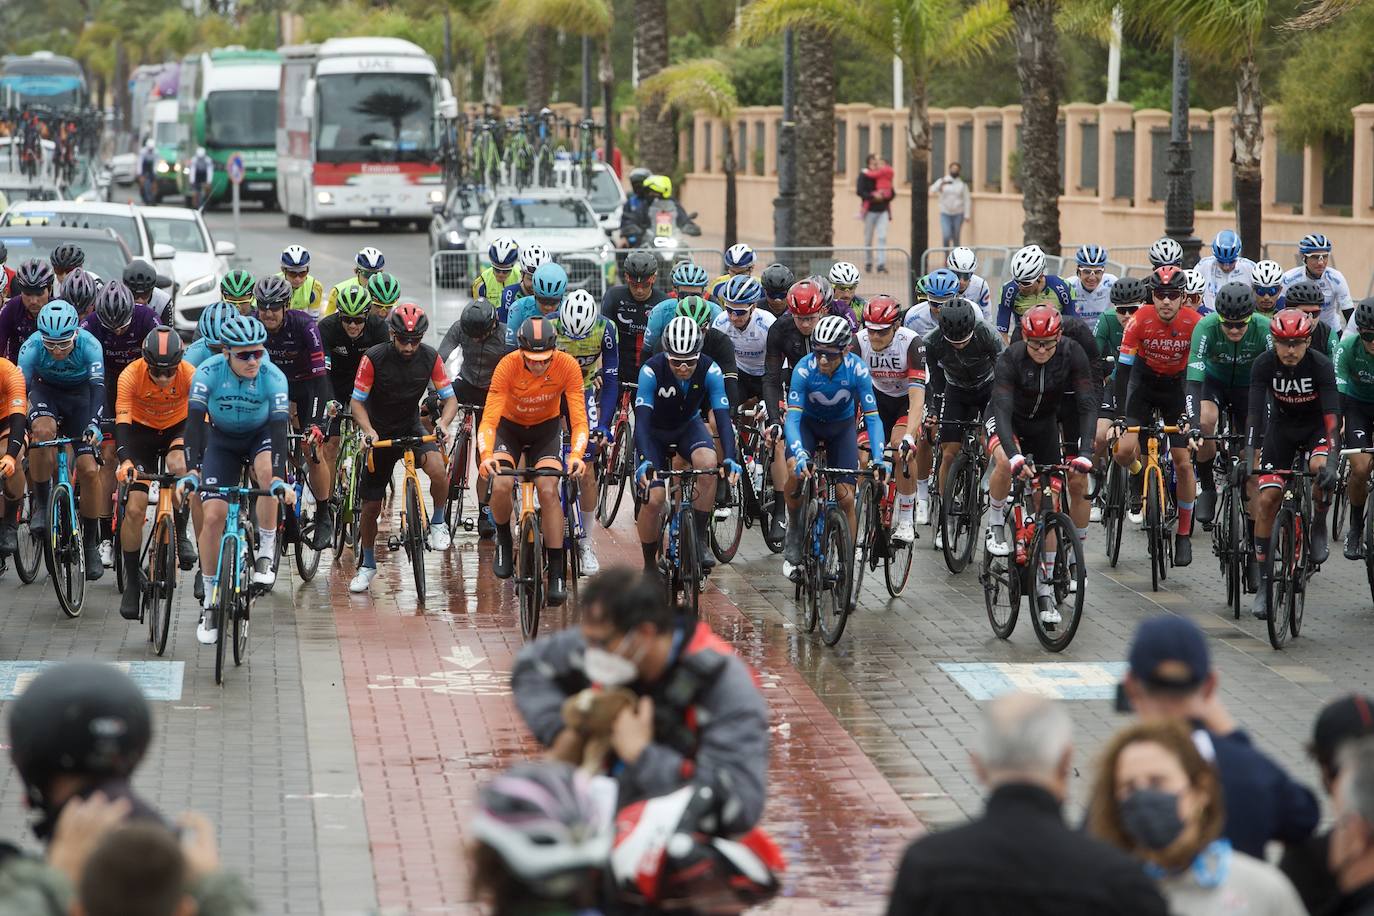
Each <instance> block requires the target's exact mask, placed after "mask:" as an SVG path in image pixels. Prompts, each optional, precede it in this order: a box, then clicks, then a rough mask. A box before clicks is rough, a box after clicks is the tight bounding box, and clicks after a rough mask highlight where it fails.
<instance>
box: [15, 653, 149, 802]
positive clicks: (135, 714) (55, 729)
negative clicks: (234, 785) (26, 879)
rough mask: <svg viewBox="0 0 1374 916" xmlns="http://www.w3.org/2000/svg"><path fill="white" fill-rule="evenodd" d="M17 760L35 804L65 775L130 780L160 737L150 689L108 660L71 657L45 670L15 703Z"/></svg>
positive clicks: (46, 800) (41, 800)
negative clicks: (155, 732) (142, 687)
mask: <svg viewBox="0 0 1374 916" xmlns="http://www.w3.org/2000/svg"><path fill="white" fill-rule="evenodd" d="M9 718H10V723H9V743H10V758H11V759H12V760H13V761H14V768H15V769H16V770H18V771H19V778H20V779H22V780H23V781H24V791H25V793H26V794H27V796H28V799H29V803H30V805H32V806H33V807H34V808H39V809H46V808H48V807H49V806H50V800H49V799H48V797H47V793H48V790H49V789H50V787H51V786H50V784H51V781H52V778H53V777H54V776H58V775H64V774H67V775H73V776H88V777H93V778H95V779H123V778H126V777H128V776H129V775H130V774H131V773H133V771H134V768H135V767H137V766H138V764H139V762H140V761H141V760H142V759H143V755H144V754H145V753H146V752H147V750H148V745H149V743H150V742H151V741H152V737H153V722H152V716H151V714H150V713H149V710H148V701H147V700H146V699H144V698H143V692H142V691H141V690H139V689H138V685H137V684H135V683H134V682H133V679H132V678H130V677H129V676H128V675H127V674H125V673H124V672H122V671H120V670H119V669H118V668H116V667H114V666H113V665H107V664H104V663H102V662H87V661H76V662H65V663H63V664H61V665H56V666H54V667H52V668H49V669H47V670H45V671H44V672H43V673H41V674H39V675H38V677H36V678H34V679H33V682H32V683H31V684H29V686H28V688H27V689H25V691H24V692H23V693H22V694H20V695H19V698H18V699H17V700H15V701H14V703H13V704H12V705H11V706H10V717H9Z"/></svg>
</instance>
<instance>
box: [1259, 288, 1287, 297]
mask: <svg viewBox="0 0 1374 916" xmlns="http://www.w3.org/2000/svg"><path fill="white" fill-rule="evenodd" d="M1279 289H1281V287H1278V286H1256V287H1255V295H1256V296H1277V295H1278V294H1279Z"/></svg>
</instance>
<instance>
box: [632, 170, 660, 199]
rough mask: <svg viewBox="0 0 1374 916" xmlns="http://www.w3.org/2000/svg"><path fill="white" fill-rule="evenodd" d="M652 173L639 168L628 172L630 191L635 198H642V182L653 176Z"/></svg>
mask: <svg viewBox="0 0 1374 916" xmlns="http://www.w3.org/2000/svg"><path fill="white" fill-rule="evenodd" d="M653 174H654V173H653V172H651V171H649V170H648V169H646V168H644V167H643V166H640V167H639V168H634V169H631V170H630V190H631V191H633V192H634V193H635V194H636V195H637V196H639V197H643V196H644V180H645V179H646V178H650V177H652V176H653Z"/></svg>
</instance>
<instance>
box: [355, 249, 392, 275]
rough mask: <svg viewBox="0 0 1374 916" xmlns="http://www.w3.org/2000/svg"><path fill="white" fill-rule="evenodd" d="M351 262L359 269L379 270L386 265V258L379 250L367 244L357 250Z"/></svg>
mask: <svg viewBox="0 0 1374 916" xmlns="http://www.w3.org/2000/svg"><path fill="white" fill-rule="evenodd" d="M353 263H354V265H355V266H356V267H357V268H358V269H359V270H381V269H382V268H383V267H385V266H386V258H385V257H384V256H383V255H382V253H381V251H379V250H378V249H376V248H373V247H372V246H371V245H369V246H368V247H366V248H364V249H363V250H362V251H359V252H358V256H357V257H355V258H354V259H353Z"/></svg>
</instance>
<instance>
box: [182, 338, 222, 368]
mask: <svg viewBox="0 0 1374 916" xmlns="http://www.w3.org/2000/svg"><path fill="white" fill-rule="evenodd" d="M214 355H215V351H214V350H211V349H210V345H209V344H208V343H206V342H205V338H204V337H201V338H199V339H198V340H196V342H195V343H193V344H191V345H190V346H189V347H187V348H186V352H185V353H183V354H182V356H181V358H182V359H184V360H186V361H187V362H188V363H190V364H191V365H193V366H199V365H200V364H201V363H203V362H205V361H206V360H207V359H209V358H210V357H212V356H214Z"/></svg>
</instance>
